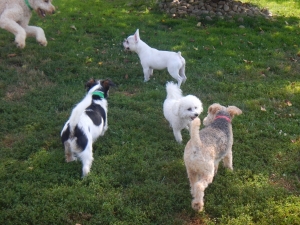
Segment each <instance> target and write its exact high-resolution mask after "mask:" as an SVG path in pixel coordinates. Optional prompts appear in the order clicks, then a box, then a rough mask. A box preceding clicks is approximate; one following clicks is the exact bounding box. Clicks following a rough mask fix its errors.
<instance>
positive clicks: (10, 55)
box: [7, 53, 17, 58]
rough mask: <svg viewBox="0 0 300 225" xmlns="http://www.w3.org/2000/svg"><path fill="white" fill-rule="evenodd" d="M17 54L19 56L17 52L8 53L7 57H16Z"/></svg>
mask: <svg viewBox="0 0 300 225" xmlns="http://www.w3.org/2000/svg"><path fill="white" fill-rule="evenodd" d="M16 56H17V54H14V53H13V54H8V55H7V57H9V58H11V57H16Z"/></svg>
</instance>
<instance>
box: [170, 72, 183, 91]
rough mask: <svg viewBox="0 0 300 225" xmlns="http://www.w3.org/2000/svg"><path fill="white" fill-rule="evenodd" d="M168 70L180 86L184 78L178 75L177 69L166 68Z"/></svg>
mask: <svg viewBox="0 0 300 225" xmlns="http://www.w3.org/2000/svg"><path fill="white" fill-rule="evenodd" d="M168 72H169V74H170V75H171V76H172V77H173V78H174V79H176V80H177V82H178V83H177V85H178V87H180V86H181V83H182V82H183V81H185V79H184V78H182V77H181V76H180V75H179V73H178V71H177V70H171V69H169V68H168Z"/></svg>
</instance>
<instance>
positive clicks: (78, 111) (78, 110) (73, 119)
mask: <svg viewBox="0 0 300 225" xmlns="http://www.w3.org/2000/svg"><path fill="white" fill-rule="evenodd" d="M91 102H92V95H91V94H90V93H88V94H87V95H86V96H85V98H84V99H83V100H82V101H81V102H79V103H78V104H77V105H76V106H75V108H74V109H73V110H72V113H71V116H70V119H69V121H70V132H71V133H72V132H74V129H75V127H76V125H77V124H78V122H79V120H80V117H81V115H82V114H83V113H84V111H85V109H86V108H87V107H88V106H89V105H90V104H91Z"/></svg>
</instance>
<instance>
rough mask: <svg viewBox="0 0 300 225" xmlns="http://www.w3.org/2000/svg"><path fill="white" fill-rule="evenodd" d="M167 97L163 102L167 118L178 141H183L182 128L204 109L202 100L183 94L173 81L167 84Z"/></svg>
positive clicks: (186, 126)
mask: <svg viewBox="0 0 300 225" xmlns="http://www.w3.org/2000/svg"><path fill="white" fill-rule="evenodd" d="M166 91H167V98H166V99H165V101H164V104H163V111H164V116H165V118H166V119H167V120H168V121H169V123H170V126H171V127H172V129H173V133H174V136H175V139H176V141H177V142H179V143H181V142H182V135H181V130H182V129H184V128H186V129H188V126H189V124H190V122H191V121H192V120H193V119H195V118H196V117H197V116H199V115H200V113H201V112H202V111H203V107H202V102H201V101H200V100H199V99H198V98H197V97H196V96H194V95H187V96H183V95H182V91H181V89H180V88H179V87H178V86H177V85H176V84H174V83H173V82H168V83H167V85H166Z"/></svg>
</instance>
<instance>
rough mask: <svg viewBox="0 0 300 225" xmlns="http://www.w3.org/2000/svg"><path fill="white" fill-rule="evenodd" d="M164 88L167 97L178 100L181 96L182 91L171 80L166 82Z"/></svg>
mask: <svg viewBox="0 0 300 225" xmlns="http://www.w3.org/2000/svg"><path fill="white" fill-rule="evenodd" d="M166 90H167V98H168V99H175V100H178V99H180V98H181V97H182V91H181V89H180V88H179V87H178V86H177V84H175V83H173V82H168V83H167V84H166Z"/></svg>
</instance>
